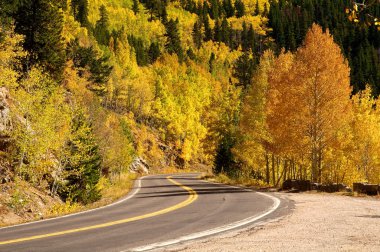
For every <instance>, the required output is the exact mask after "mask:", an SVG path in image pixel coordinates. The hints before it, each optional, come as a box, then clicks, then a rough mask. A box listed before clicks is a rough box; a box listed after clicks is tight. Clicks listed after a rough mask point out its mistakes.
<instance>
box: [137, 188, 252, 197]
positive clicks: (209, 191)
mask: <svg viewBox="0 0 380 252" xmlns="http://www.w3.org/2000/svg"><path fill="white" fill-rule="evenodd" d="M193 186H194V185H193ZM197 186H199V185H196V186H194V187H197ZM200 186H204V185H200ZM160 187H161V188H162V187H165V186H160ZM167 187H168V188H170V187H172V186H171V185H170V186H167ZM194 187H192V188H193V189H194V191H196V192H197V194H199V195H205V194H232V193H233V194H235V193H248V192H249V191H246V190H244V189H240V188H211V187H209V188H201V189H198V188H194ZM138 195H141V196H137V198H159V197H175V196H184V195H189V192H187V191H185V190H170V191H169V190H168V191H166V192H165V191H164V192H158V193H157V192H149V193H139V194H138Z"/></svg>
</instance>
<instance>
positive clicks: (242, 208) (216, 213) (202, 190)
mask: <svg viewBox="0 0 380 252" xmlns="http://www.w3.org/2000/svg"><path fill="white" fill-rule="evenodd" d="M198 175H199V174H177V175H173V176H167V175H157V176H147V177H144V178H142V179H140V180H138V181H137V182H136V183H135V187H134V189H133V191H132V192H131V194H129V196H127V197H126V198H125V199H122V200H120V201H119V202H117V203H115V204H111V205H109V206H107V207H102V208H99V209H96V210H91V211H87V212H84V213H80V214H73V215H70V216H66V217H63V218H62V217H61V218H55V219H50V220H46V221H40V222H34V223H29V224H26V225H25V224H24V225H18V226H13V227H7V228H1V229H0V251H91V252H92V251H146V250H151V249H155V248H158V247H163V246H167V245H171V244H175V243H178V242H183V241H187V240H192V239H196V238H201V237H204V236H209V235H213V234H216V233H220V232H223V231H227V230H231V229H235V228H239V227H242V226H246V225H249V224H252V223H254V222H257V221H262V220H263V219H268V218H273V217H277V216H278V215H279V213H278V212H281V211H279V209H281V208H282V207H285V206H286V203H284V202H281V201H280V200H279V199H277V198H275V197H273V196H271V195H268V194H261V193H257V192H254V191H250V190H245V189H242V188H237V187H231V186H226V185H222V184H213V183H209V182H206V181H202V180H199V179H197V176H198Z"/></svg>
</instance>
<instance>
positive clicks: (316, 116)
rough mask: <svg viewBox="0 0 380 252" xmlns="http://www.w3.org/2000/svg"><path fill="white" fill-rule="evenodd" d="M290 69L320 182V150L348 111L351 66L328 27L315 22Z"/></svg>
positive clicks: (316, 175)
mask: <svg viewBox="0 0 380 252" xmlns="http://www.w3.org/2000/svg"><path fill="white" fill-rule="evenodd" d="M293 72H294V73H295V74H296V76H297V78H295V79H294V83H296V86H299V87H302V88H301V89H300V92H299V93H298V97H296V99H298V100H300V101H302V103H303V104H302V103H301V106H302V107H303V108H305V109H304V111H303V113H302V114H300V115H301V116H302V117H303V118H300V119H301V120H302V124H303V126H304V129H303V130H305V132H304V133H305V136H306V138H307V141H308V148H309V150H310V158H311V171H312V180H313V181H320V178H321V173H322V159H323V152H324V150H325V149H326V147H327V146H328V145H329V143H330V142H331V141H332V139H333V138H334V137H336V133H337V131H338V130H339V129H340V128H341V127H342V125H344V124H345V123H346V116H345V115H347V114H348V113H347V112H348V110H349V107H350V106H349V104H350V101H349V97H350V93H351V88H350V68H349V66H348V63H347V60H346V59H345V58H344V56H343V55H342V53H341V50H340V48H339V46H338V45H337V44H335V42H334V40H333V38H332V36H331V35H330V33H329V31H328V30H327V31H326V32H325V33H324V32H323V31H322V28H321V27H320V26H318V25H316V24H314V25H313V26H312V27H311V29H310V30H309V31H308V33H307V35H306V38H305V41H304V45H303V46H302V47H301V48H299V49H298V51H297V53H296V62H295V65H294V70H293Z"/></svg>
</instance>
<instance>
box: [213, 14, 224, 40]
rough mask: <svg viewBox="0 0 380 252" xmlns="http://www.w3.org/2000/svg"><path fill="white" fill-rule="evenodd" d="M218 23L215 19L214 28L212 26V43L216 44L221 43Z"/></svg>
mask: <svg viewBox="0 0 380 252" xmlns="http://www.w3.org/2000/svg"><path fill="white" fill-rule="evenodd" d="M220 28H221V27H220V21H219V19H217V20H216V21H215V26H214V41H216V42H221V41H222V32H221V30H220Z"/></svg>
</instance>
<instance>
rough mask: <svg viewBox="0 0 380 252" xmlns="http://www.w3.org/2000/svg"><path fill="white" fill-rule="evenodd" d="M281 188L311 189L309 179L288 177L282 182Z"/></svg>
mask: <svg viewBox="0 0 380 252" xmlns="http://www.w3.org/2000/svg"><path fill="white" fill-rule="evenodd" d="M282 189H283V190H292V189H295V190H298V191H309V190H311V183H310V180H295V179H288V180H285V181H284V183H283V184H282Z"/></svg>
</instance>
